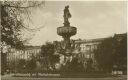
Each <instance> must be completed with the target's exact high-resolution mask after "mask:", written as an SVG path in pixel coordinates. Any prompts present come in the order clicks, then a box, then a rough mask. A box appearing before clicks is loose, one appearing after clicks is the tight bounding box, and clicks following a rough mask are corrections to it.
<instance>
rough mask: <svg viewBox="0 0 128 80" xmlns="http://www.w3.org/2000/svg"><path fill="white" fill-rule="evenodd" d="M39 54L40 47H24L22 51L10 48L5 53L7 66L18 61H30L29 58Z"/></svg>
mask: <svg viewBox="0 0 128 80" xmlns="http://www.w3.org/2000/svg"><path fill="white" fill-rule="evenodd" d="M40 52H41V47H40V46H26V47H25V49H23V50H17V49H14V48H10V49H9V50H8V53H7V64H8V65H9V64H10V63H11V62H13V61H14V62H15V61H17V60H19V59H25V60H30V59H31V56H36V55H38V54H40Z"/></svg>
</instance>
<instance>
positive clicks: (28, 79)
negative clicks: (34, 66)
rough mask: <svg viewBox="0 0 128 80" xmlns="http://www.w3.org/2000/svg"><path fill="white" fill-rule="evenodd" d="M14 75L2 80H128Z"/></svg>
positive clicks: (125, 78) (123, 77) (120, 79)
mask: <svg viewBox="0 0 128 80" xmlns="http://www.w3.org/2000/svg"><path fill="white" fill-rule="evenodd" d="M13 75H14V74H6V75H3V76H1V80H127V75H121V76H118V77H105V78H43V77H41V78H35V77H34V78H32V77H12V76H13Z"/></svg>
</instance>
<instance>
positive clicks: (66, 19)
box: [63, 5, 71, 26]
mask: <svg viewBox="0 0 128 80" xmlns="http://www.w3.org/2000/svg"><path fill="white" fill-rule="evenodd" d="M68 8H69V6H68V5H67V6H65V9H64V16H63V17H64V25H65V26H67V25H69V24H70V23H69V21H68V18H71V14H70V12H69V9H68Z"/></svg>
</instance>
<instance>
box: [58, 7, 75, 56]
mask: <svg viewBox="0 0 128 80" xmlns="http://www.w3.org/2000/svg"><path fill="white" fill-rule="evenodd" d="M63 17H64V23H63V24H64V26H61V27H58V28H57V34H58V35H60V36H62V37H63V39H64V46H65V53H64V55H65V56H71V55H72V52H71V51H70V48H71V44H70V37H71V36H73V35H75V34H76V33H77V28H76V27H73V26H70V22H69V20H68V19H69V18H71V17H72V16H71V14H70V12H69V6H65V9H64V15H63Z"/></svg>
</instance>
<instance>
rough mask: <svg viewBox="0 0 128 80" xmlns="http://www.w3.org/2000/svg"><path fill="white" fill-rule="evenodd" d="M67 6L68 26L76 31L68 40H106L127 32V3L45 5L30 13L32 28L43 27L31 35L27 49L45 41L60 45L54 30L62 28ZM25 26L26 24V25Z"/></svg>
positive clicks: (104, 2) (63, 3) (61, 2)
mask: <svg viewBox="0 0 128 80" xmlns="http://www.w3.org/2000/svg"><path fill="white" fill-rule="evenodd" d="M66 5H69V11H70V13H71V15H72V18H70V20H69V21H70V25H71V26H74V27H76V28H77V34H76V35H74V36H72V37H71V39H79V38H80V39H96V38H105V37H109V36H112V35H114V34H115V33H116V34H119V33H125V32H127V26H126V25H127V24H126V23H127V22H126V18H127V16H126V14H127V13H126V3H125V2H121V1H46V2H45V5H44V6H43V7H42V8H37V9H34V10H32V14H31V19H32V23H30V24H29V25H30V26H31V27H32V28H38V27H40V26H43V27H42V28H41V29H40V30H39V31H36V32H34V34H35V35H33V36H32V35H29V34H28V33H26V34H25V35H27V37H30V36H31V40H30V41H29V44H30V45H33V46H39V45H42V44H44V43H45V42H46V41H55V40H57V41H60V40H62V37H61V36H59V35H57V27H60V26H63V22H64V21H63V10H64V8H65V6H66ZM25 22H27V21H25Z"/></svg>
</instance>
